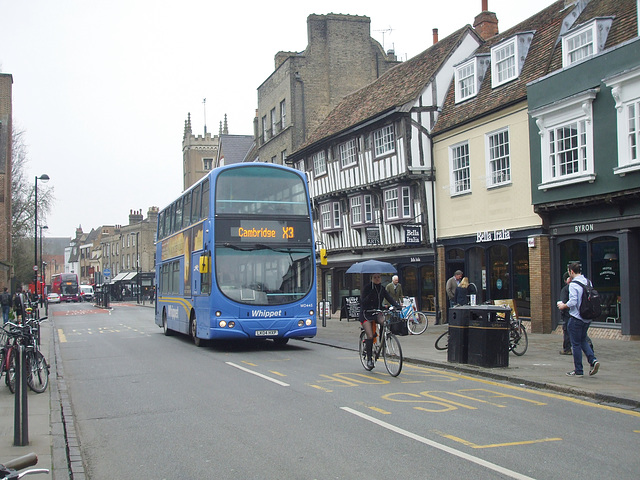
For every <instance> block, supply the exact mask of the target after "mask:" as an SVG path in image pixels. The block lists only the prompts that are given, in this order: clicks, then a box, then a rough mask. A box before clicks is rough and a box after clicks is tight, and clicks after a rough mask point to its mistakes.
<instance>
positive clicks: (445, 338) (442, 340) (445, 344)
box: [436, 330, 449, 350]
mask: <svg viewBox="0 0 640 480" xmlns="http://www.w3.org/2000/svg"><path fill="white" fill-rule="evenodd" d="M447 348H449V330H447V331H446V332H444V333H443V334H442V335H440V336H439V337H438V338H437V339H436V350H446V349H447Z"/></svg>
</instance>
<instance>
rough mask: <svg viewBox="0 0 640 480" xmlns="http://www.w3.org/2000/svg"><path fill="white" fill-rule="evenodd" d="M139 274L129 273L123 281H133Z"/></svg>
mask: <svg viewBox="0 0 640 480" xmlns="http://www.w3.org/2000/svg"><path fill="white" fill-rule="evenodd" d="M137 274H138V272H129V273H127V275H126V276H125V277H124V278H123V279H122V280H124V281H127V280H133V279H134V278H136V275H137Z"/></svg>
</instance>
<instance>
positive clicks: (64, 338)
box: [58, 328, 67, 343]
mask: <svg viewBox="0 0 640 480" xmlns="http://www.w3.org/2000/svg"><path fill="white" fill-rule="evenodd" d="M58 338H60V343H66V341H67V337H65V336H64V332H63V331H62V329H61V328H59V329H58Z"/></svg>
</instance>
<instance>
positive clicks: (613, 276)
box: [559, 237, 622, 324]
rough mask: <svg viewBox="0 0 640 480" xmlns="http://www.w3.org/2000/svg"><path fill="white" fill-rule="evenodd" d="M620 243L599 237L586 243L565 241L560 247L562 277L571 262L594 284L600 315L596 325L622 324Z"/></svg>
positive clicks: (613, 238)
mask: <svg viewBox="0 0 640 480" xmlns="http://www.w3.org/2000/svg"><path fill="white" fill-rule="evenodd" d="M619 257H620V252H619V243H618V239H617V238H615V237H599V238H595V239H593V240H591V241H589V242H586V241H583V240H567V241H565V242H562V243H560V269H561V272H559V276H561V275H562V274H563V273H564V272H565V271H566V270H567V267H568V266H569V265H570V264H571V263H573V262H579V263H580V266H581V267H582V273H583V275H584V276H585V277H587V278H588V279H589V280H591V281H592V282H593V286H594V287H595V288H596V290H598V293H599V294H600V297H601V304H602V315H601V316H600V317H599V318H597V319H596V320H594V321H596V322H605V323H610V324H611V323H614V324H619V323H621V320H620V302H621V301H622V299H621V298H620V263H619Z"/></svg>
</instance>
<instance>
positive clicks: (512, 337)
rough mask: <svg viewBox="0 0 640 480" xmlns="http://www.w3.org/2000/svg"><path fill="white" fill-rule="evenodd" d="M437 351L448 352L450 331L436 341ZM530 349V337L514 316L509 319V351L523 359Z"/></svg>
mask: <svg viewBox="0 0 640 480" xmlns="http://www.w3.org/2000/svg"><path fill="white" fill-rule="evenodd" d="M435 347H436V350H447V349H448V348H449V329H447V330H446V331H445V332H444V333H443V334H442V335H440V336H439V337H438V338H437V339H436V343H435ZM527 348H529V337H528V336H527V330H526V328H525V327H524V325H522V321H521V320H520V319H519V318H517V317H515V316H514V315H513V312H512V314H511V316H510V319H509V351H510V352H513V353H514V354H515V355H517V356H519V357H521V356H522V355H524V354H525V353H526V351H527Z"/></svg>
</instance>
